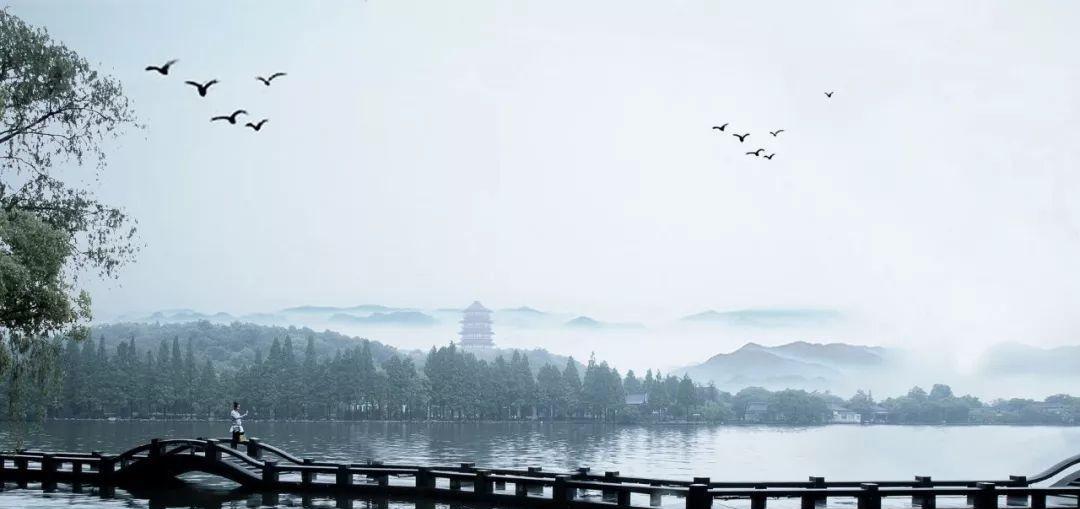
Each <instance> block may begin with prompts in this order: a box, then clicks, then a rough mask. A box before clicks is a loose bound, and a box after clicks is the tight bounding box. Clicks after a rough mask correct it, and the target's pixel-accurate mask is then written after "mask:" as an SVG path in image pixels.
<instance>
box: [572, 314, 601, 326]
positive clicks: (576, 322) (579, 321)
mask: <svg viewBox="0 0 1080 509" xmlns="http://www.w3.org/2000/svg"><path fill="white" fill-rule="evenodd" d="M566 326H567V327H573V328H581V329H599V328H601V327H603V324H601V323H600V322H598V321H596V320H593V319H592V318H589V317H587V316H579V317H577V318H574V319H573V320H570V321H569V322H566Z"/></svg>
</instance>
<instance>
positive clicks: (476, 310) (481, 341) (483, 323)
mask: <svg viewBox="0 0 1080 509" xmlns="http://www.w3.org/2000/svg"><path fill="white" fill-rule="evenodd" d="M459 334H460V335H461V342H460V343H459V344H460V345H461V346H462V347H465V348H471V347H481V348H490V347H493V346H495V341H493V340H492V339H491V336H493V335H494V333H493V332H491V310H490V309H488V308H486V307H484V305H483V304H481V303H480V301H473V303H472V305H470V306H469V307H467V308H465V311H464V317H463V318H462V320H461V332H460V333H459Z"/></svg>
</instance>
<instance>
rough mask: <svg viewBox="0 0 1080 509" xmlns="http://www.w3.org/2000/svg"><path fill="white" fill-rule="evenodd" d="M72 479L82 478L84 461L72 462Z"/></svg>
mask: <svg viewBox="0 0 1080 509" xmlns="http://www.w3.org/2000/svg"><path fill="white" fill-rule="evenodd" d="M71 477H73V478H75V479H78V478H80V477H82V461H79V460H75V461H72V462H71Z"/></svg>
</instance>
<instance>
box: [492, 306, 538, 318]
mask: <svg viewBox="0 0 1080 509" xmlns="http://www.w3.org/2000/svg"><path fill="white" fill-rule="evenodd" d="M496 313H507V314H524V315H534V316H536V315H543V314H544V312H543V311H540V310H539V309H535V308H531V307H529V306H521V307H519V308H506V309H500V310H498V311H496Z"/></svg>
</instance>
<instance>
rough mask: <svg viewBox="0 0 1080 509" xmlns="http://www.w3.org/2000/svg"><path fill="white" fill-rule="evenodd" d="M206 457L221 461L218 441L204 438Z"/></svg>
mask: <svg viewBox="0 0 1080 509" xmlns="http://www.w3.org/2000/svg"><path fill="white" fill-rule="evenodd" d="M205 454H206V459H208V460H210V461H221V450H220V449H218V441H217V440H215V439H213V438H207V439H206V453H205Z"/></svg>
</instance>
